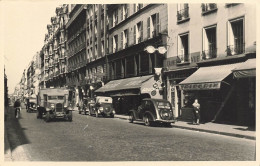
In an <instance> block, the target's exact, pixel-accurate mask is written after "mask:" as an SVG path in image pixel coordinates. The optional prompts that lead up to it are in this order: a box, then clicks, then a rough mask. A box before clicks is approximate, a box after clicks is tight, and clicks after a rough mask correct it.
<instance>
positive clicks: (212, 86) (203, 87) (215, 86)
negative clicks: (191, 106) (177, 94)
mask: <svg viewBox="0 0 260 166" xmlns="http://www.w3.org/2000/svg"><path fill="white" fill-rule="evenodd" d="M180 86H181V89H182V90H211V89H220V82H210V83H200V84H185V85H180Z"/></svg>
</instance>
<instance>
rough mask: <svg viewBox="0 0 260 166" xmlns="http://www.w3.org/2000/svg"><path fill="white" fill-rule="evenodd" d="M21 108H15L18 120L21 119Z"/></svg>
mask: <svg viewBox="0 0 260 166" xmlns="http://www.w3.org/2000/svg"><path fill="white" fill-rule="evenodd" d="M20 113H21V107H15V118H16V119H18V118H19V117H20Z"/></svg>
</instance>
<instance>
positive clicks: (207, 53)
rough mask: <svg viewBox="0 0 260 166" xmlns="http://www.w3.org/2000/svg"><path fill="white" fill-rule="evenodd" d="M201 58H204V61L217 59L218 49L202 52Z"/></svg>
mask: <svg viewBox="0 0 260 166" xmlns="http://www.w3.org/2000/svg"><path fill="white" fill-rule="evenodd" d="M201 57H202V59H203V60H206V59H212V58H216V57H217V49H216V48H213V49H209V50H204V51H202V56H201Z"/></svg>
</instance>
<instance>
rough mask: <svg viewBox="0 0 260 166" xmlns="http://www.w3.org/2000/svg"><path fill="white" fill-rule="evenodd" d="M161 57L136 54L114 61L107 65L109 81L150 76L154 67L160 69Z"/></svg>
mask: <svg viewBox="0 0 260 166" xmlns="http://www.w3.org/2000/svg"><path fill="white" fill-rule="evenodd" d="M162 58H163V57H162V56H161V55H157V54H146V53H143V54H136V55H134V56H128V57H126V58H122V59H118V60H114V61H113V62H111V63H110V64H109V66H110V67H109V68H110V71H109V77H110V79H120V78H125V77H132V76H138V75H145V74H152V73H154V71H153V69H154V68H155V67H162V66H163V64H162V62H163V59H162Z"/></svg>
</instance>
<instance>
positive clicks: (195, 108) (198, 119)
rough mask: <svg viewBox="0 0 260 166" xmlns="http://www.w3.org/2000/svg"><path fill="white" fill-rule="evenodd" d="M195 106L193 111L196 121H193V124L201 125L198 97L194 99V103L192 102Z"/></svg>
mask: <svg viewBox="0 0 260 166" xmlns="http://www.w3.org/2000/svg"><path fill="white" fill-rule="evenodd" d="M192 106H193V113H194V117H195V118H194V119H195V122H193V124H196V125H199V123H200V104H199V102H198V99H195V100H194V103H193V104H192Z"/></svg>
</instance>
